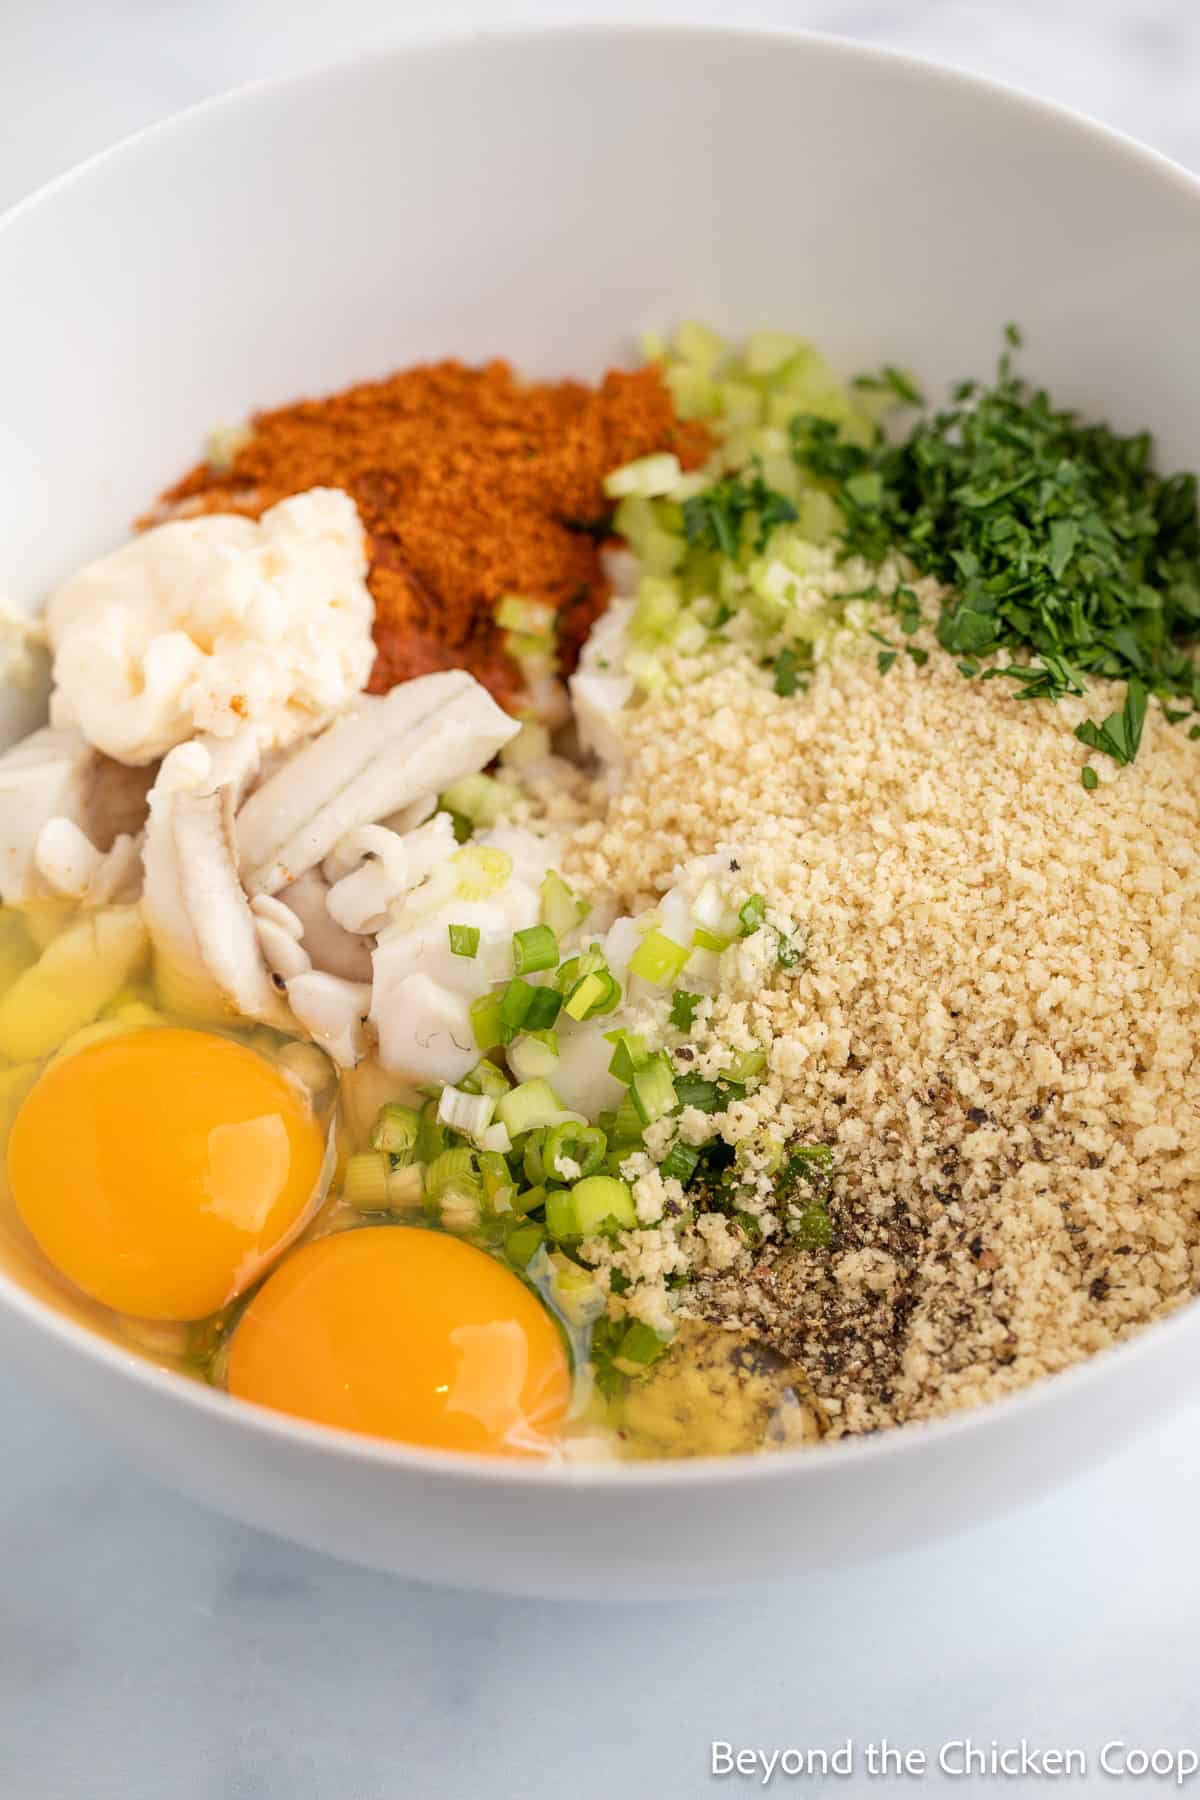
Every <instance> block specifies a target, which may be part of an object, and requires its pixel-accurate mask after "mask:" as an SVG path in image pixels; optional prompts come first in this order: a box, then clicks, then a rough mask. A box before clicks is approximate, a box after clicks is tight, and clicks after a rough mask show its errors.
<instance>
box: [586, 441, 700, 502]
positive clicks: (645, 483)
mask: <svg viewBox="0 0 1200 1800" xmlns="http://www.w3.org/2000/svg"><path fill="white" fill-rule="evenodd" d="M682 473H683V470H682V469H681V468H680V466H679V458H678V457H677V456H675V455H673V454H672V452H670V451H668V450H662V451H658V452H656V453H655V454H654V455H652V456H639V457H638V458H637V460H636V461H635V462H628V463H625V464H623V465H622V467H621V468H619V469H614V470H613V471H612V473H611V474H609V475H606V476H605V478H604V492H605V493H606V494H607V496H608V498H609V499H610V500H624V499H627V498H628V497H629V496H630V495H632V494H637V495H640V496H642V497H644V498H645V499H647V500H654V499H657V498H658V496H659V495H661V494H669V493H670V492H671V489H672V488H673V487H674V485H675V483H676V482H677V481H678V480H679V477H680V476H681V475H682Z"/></svg>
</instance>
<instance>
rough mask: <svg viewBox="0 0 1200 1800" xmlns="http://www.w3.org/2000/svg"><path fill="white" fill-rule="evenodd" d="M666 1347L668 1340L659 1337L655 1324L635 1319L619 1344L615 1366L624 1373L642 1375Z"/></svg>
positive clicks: (614, 1357) (614, 1358) (614, 1359)
mask: <svg viewBox="0 0 1200 1800" xmlns="http://www.w3.org/2000/svg"><path fill="white" fill-rule="evenodd" d="M666 1347H667V1344H666V1340H664V1339H663V1338H660V1337H659V1335H658V1333H657V1331H655V1330H654V1328H653V1326H650V1325H646V1324H644V1323H643V1321H642V1320H641V1319H635V1320H634V1322H633V1324H632V1325H631V1326H630V1327H629V1329H628V1330H627V1331H626V1333H625V1335H624V1337H623V1338H622V1339H621V1342H620V1343H619V1344H618V1346H617V1349H616V1352H615V1354H614V1356H613V1359H612V1361H613V1367H614V1368H615V1369H620V1371H621V1373H622V1374H623V1375H641V1374H642V1373H643V1372H644V1371H645V1370H646V1369H648V1368H649V1366H650V1364H651V1363H652V1362H654V1361H656V1360H657V1358H658V1357H660V1356H661V1355H662V1353H663V1351H664V1350H665V1349H666Z"/></svg>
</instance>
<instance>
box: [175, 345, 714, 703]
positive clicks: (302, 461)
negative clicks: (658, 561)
mask: <svg viewBox="0 0 1200 1800" xmlns="http://www.w3.org/2000/svg"><path fill="white" fill-rule="evenodd" d="M230 449H231V454H230V455H229V457H228V459H227V462H226V466H223V467H214V466H213V465H212V464H211V463H201V464H199V465H198V466H197V467H196V468H194V469H193V470H192V471H191V472H190V473H189V474H188V475H186V476H185V477H184V478H183V480H182V481H180V482H178V483H177V484H176V485H175V486H174V487H172V488H170V489H168V491H167V492H166V494H165V495H164V496H163V499H162V502H161V503H160V507H159V509H158V511H157V512H156V513H155V514H154V515H153V516H152V518H151V519H150V520H149V521H147V522H149V523H158V522H159V521H160V520H161V519H162V518H163V517H173V516H179V515H180V514H181V513H183V514H191V513H195V512H231V511H235V512H244V513H247V514H249V515H250V516H252V517H257V516H258V515H259V513H261V512H263V511H265V510H266V508H268V507H270V506H273V505H274V504H275V503H276V502H277V501H279V500H282V499H284V498H285V497H286V496H288V495H289V494H296V493H302V492H304V491H306V490H307V489H309V488H314V487H339V488H344V489H345V490H346V491H347V492H348V493H349V494H350V495H351V496H352V498H353V499H354V501H355V502H356V504H357V506H358V510H359V513H360V514H361V516H362V520H363V524H364V526H365V527H366V530H367V534H368V546H369V552H370V568H369V572H368V577H367V583H368V586H369V587H370V589H371V592H372V594H373V596H374V599H375V608H376V619H375V641H376V647H377V652H378V654H377V660H376V664H375V671H374V675H373V677H372V682H371V687H372V691H374V692H376V693H383V692H386V691H387V690H388V689H389V688H391V687H393V686H394V685H395V684H396V683H397V682H398V681H407V680H409V679H410V678H411V677H413V676H416V675H424V674H428V673H430V672H431V671H432V670H435V669H448V668H465V669H468V670H470V672H471V673H472V674H473V675H475V676H477V677H478V679H479V680H480V681H482V682H483V683H484V685H485V686H487V687H489V688H490V689H491V691H492V693H493V694H494V695H495V697H496V698H497V699H498V700H500V701H501V702H502V703H504V704H508V705H510V706H519V705H520V704H521V701H522V686H523V678H522V674H521V671H520V669H519V668H518V666H517V665H516V663H514V662H513V660H512V659H511V658H510V657H509V656H508V655H507V653H506V650H505V645H504V638H503V634H502V632H501V631H500V630H499V629H498V627H497V625H496V622H495V619H494V611H495V606H496V602H497V601H498V600H499V599H500V598H501V597H502V596H503V595H506V594H517V595H520V596H522V597H523V598H525V599H529V600H536V601H542V602H546V603H548V604H549V605H550V606H552V607H553V608H554V610H555V611H556V613H557V614H558V627H559V630H558V639H559V652H560V656H561V659H562V663H563V666H564V668H565V669H567V670H569V669H570V668H572V667H573V666H574V661H575V656H576V654H577V652H578V647H579V645H580V644H581V643H582V641H583V638H584V637H585V636H586V635H587V632H588V629H589V627H590V626H591V623H592V621H593V619H595V618H596V616H597V614H598V613H599V612H601V611H602V610H603V607H604V604H605V601H606V599H607V594H608V589H607V586H606V584H605V582H604V580H603V577H602V574H601V570H600V563H599V551H598V539H599V537H602V536H603V535H604V530H605V526H606V522H607V520H608V518H609V516H610V512H611V505H610V502H608V501H607V500H606V499H605V496H604V489H603V481H604V477H605V475H606V474H607V473H608V472H609V471H610V470H611V469H614V468H616V467H617V466H618V465H619V464H621V463H624V462H628V461H631V460H633V459H636V458H638V457H641V456H645V455H647V454H649V453H650V452H652V451H658V450H673V451H675V452H676V454H677V455H678V456H679V458H680V460H681V462H682V463H683V465H684V466H685V467H694V466H695V465H696V464H698V463H700V462H703V460H704V458H705V455H706V454H707V450H708V433H707V431H706V429H705V427H704V426H703V425H701V424H696V423H693V424H688V425H681V424H680V423H679V422H678V421H677V419H676V416H675V409H674V404H673V402H672V399H671V396H670V393H669V392H668V390H667V388H666V386H665V384H664V382H663V380H662V376H661V374H660V372H659V370H658V369H657V368H656V367H653V366H650V367H647V368H643V369H639V370H636V371H635V372H633V373H624V372H622V371H616V370H614V371H612V372H610V373H609V374H608V375H606V376H605V378H604V380H603V382H602V383H601V384H600V385H599V386H598V387H588V386H586V385H585V384H583V383H581V382H577V381H562V382H530V383H525V382H521V381H520V380H518V378H517V377H516V376H515V375H514V374H513V371H512V370H511V368H510V367H509V365H508V364H507V363H505V362H491V363H488V364H487V365H486V367H484V368H478V369H473V368H467V367H465V366H464V365H463V364H462V363H460V362H453V361H451V362H442V363H435V364H431V365H428V366H422V367H418V368H412V369H407V370H404V371H403V372H401V373H399V374H396V375H392V376H391V377H389V378H388V379H387V380H385V381H375V382H364V383H363V384H361V385H360V386H357V387H352V388H348V389H346V390H345V391H344V392H342V393H338V394H333V395H330V396H328V397H326V398H324V399H319V400H301V401H297V402H296V403H295V404H293V405H290V406H283V407H279V408H277V409H275V410H274V411H270V412H261V413H258V414H257V415H256V416H255V418H254V421H253V431H252V432H251V433H250V434H249V435H248V436H246V437H245V438H244V439H242V440H240V441H239V440H238V439H235V440H234V441H233V444H232V445H231V446H230Z"/></svg>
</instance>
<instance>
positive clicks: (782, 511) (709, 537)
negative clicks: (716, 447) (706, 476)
mask: <svg viewBox="0 0 1200 1800" xmlns="http://www.w3.org/2000/svg"><path fill="white" fill-rule="evenodd" d="M796 517H797V513H796V508H795V507H794V506H793V505H792V503H791V501H790V500H789V499H787V498H786V496H785V495H783V494H779V493H776V491H775V489H774V488H769V487H768V486H767V484H766V482H765V481H764V480H763V478H762V475H761V474H755V475H752V476H745V475H726V477H725V478H724V480H723V481H718V482H717V483H716V485H715V486H714V487H710V488H706V489H705V491H704V493H702V494H694V495H693V496H692V497H691V499H690V500H685V501H684V503H683V534H684V536H685V538H686V539H687V543H688V548H689V549H691V550H718V551H720V553H721V554H722V555H723V556H729V557H734V558H736V557H737V556H738V555H739V553H740V551H741V548H742V534H743V532H744V530H745V527H746V525H747V523H748V522H749V521H750V520H751V519H753V520H755V521H756V523H757V531H756V532H755V536H754V539H753V543H754V549H755V551H756V552H762V551H763V550H765V549H766V547H767V540H768V539H769V538H770V536H771V533H772V532H773V531H774V529H775V527H776V526H777V525H787V524H790V523H791V522H792V521H793V520H794V519H795V518H796Z"/></svg>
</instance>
